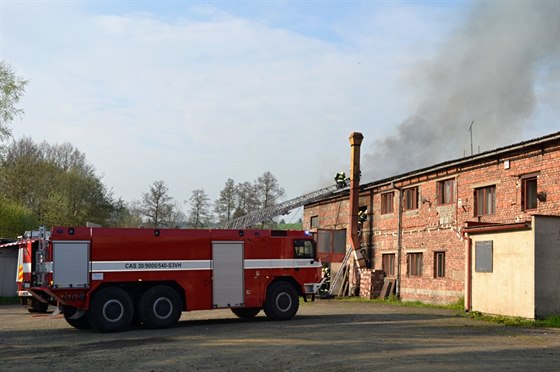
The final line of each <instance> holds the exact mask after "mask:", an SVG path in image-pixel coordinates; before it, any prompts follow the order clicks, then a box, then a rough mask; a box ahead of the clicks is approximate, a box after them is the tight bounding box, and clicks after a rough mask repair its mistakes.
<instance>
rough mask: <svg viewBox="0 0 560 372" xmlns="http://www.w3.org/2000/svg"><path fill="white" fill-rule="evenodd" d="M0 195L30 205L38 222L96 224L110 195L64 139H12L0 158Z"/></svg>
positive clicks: (108, 209) (107, 213) (107, 212)
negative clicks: (50, 141)
mask: <svg viewBox="0 0 560 372" xmlns="http://www.w3.org/2000/svg"><path fill="white" fill-rule="evenodd" d="M0 196H2V197H4V198H5V199H7V200H10V201H12V202H14V203H16V204H17V205H19V206H21V207H24V208H27V209H28V210H30V211H31V212H32V213H33V215H34V216H35V217H36V219H37V220H38V221H39V222H40V223H41V224H44V225H47V226H54V225H84V224H85V223H86V222H95V223H98V224H101V225H104V224H106V222H107V221H108V220H109V218H110V217H111V214H112V213H113V210H114V205H113V203H114V201H113V199H112V195H111V193H110V192H109V191H108V190H107V188H106V187H105V185H104V184H103V182H102V181H101V178H100V177H98V176H97V175H96V174H95V170H94V168H93V167H92V166H91V165H89V164H88V163H87V161H86V160H85V155H84V154H83V153H81V152H80V151H78V150H77V149H75V148H74V147H73V146H72V145H70V144H67V143H66V144H62V145H49V144H47V143H46V142H44V143H41V144H39V145H38V144H36V143H34V142H33V141H32V140H31V139H29V138H22V139H20V140H18V141H14V142H13V143H12V144H11V145H10V146H9V147H8V148H7V150H6V156H5V157H4V158H3V159H2V160H1V161H0Z"/></svg>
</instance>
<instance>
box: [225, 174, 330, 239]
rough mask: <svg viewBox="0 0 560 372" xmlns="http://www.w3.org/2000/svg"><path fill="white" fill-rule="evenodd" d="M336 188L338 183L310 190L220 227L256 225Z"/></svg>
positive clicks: (235, 227)
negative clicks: (307, 192)
mask: <svg viewBox="0 0 560 372" xmlns="http://www.w3.org/2000/svg"><path fill="white" fill-rule="evenodd" d="M336 190H337V187H336V185H332V186H329V187H325V188H323V189H320V190H317V191H314V192H310V193H309V194H305V195H302V196H299V197H297V198H294V199H291V200H287V201H285V202H282V203H280V204H276V205H273V206H270V207H268V208H263V209H260V210H258V211H255V212H252V213H249V214H246V215H245V216H241V217H238V218H234V219H233V220H231V221H228V222H224V223H223V224H222V225H220V228H222V229H242V228H247V227H251V226H254V225H256V224H258V223H264V222H268V221H270V219H271V218H273V217H275V216H279V215H282V214H286V213H288V212H289V211H291V210H292V209H294V208H297V207H301V206H302V205H305V204H307V203H311V202H312V201H314V200H316V199H319V198H323V197H325V196H328V195H330V194H333V193H334V192H335V191H336Z"/></svg>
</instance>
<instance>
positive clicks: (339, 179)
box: [334, 172, 346, 189]
mask: <svg viewBox="0 0 560 372" xmlns="http://www.w3.org/2000/svg"><path fill="white" fill-rule="evenodd" d="M334 180H335V182H336V186H337V188H339V189H341V188H343V187H345V186H346V173H344V172H338V173H337V174H336V176H334Z"/></svg>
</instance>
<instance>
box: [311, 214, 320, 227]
mask: <svg viewBox="0 0 560 372" xmlns="http://www.w3.org/2000/svg"><path fill="white" fill-rule="evenodd" d="M309 226H310V228H312V229H316V228H318V227H319V216H311V220H310V221H309Z"/></svg>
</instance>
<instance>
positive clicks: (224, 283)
mask: <svg viewBox="0 0 560 372" xmlns="http://www.w3.org/2000/svg"><path fill="white" fill-rule="evenodd" d="M212 259H213V266H212V269H213V272H212V275H213V283H212V289H213V304H214V307H215V308H220V307H232V306H243V303H244V300H243V293H244V283H243V276H244V267H243V242H212Z"/></svg>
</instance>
